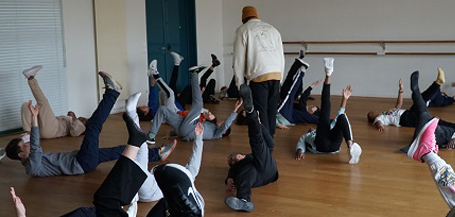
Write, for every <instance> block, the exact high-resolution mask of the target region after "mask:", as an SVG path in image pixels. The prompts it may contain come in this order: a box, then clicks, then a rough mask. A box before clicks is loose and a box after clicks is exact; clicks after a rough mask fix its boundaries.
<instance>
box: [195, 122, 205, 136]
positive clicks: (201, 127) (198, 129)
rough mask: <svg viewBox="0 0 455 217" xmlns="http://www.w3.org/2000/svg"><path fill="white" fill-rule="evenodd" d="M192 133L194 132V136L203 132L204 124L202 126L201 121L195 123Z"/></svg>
mask: <svg viewBox="0 0 455 217" xmlns="http://www.w3.org/2000/svg"><path fill="white" fill-rule="evenodd" d="M194 134H196V136H200V135H202V134H204V126H202V123H201V122H199V123H197V124H196V128H194Z"/></svg>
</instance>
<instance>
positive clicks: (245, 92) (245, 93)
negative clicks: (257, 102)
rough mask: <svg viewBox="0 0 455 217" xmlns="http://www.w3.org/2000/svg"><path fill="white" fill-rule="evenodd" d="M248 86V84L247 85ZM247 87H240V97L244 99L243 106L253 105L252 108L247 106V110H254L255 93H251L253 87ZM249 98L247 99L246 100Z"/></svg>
mask: <svg viewBox="0 0 455 217" xmlns="http://www.w3.org/2000/svg"><path fill="white" fill-rule="evenodd" d="M245 86H246V85H245ZM246 87H247V88H240V98H241V99H242V100H243V106H244V107H245V105H251V106H252V107H251V108H245V110H252V109H253V95H252V93H251V89H249V87H248V86H246ZM245 99H247V100H245Z"/></svg>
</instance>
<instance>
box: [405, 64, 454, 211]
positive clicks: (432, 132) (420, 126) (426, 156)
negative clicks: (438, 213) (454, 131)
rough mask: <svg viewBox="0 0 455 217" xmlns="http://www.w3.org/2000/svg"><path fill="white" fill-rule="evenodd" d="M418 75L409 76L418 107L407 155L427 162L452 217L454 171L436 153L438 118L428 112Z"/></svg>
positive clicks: (416, 73)
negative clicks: (420, 89)
mask: <svg viewBox="0 0 455 217" xmlns="http://www.w3.org/2000/svg"><path fill="white" fill-rule="evenodd" d="M418 77H419V73H418V72H414V73H413V74H412V76H411V89H412V92H413V94H412V97H413V100H414V101H415V102H414V104H416V105H418V107H419V108H418V111H419V116H418V118H417V120H416V124H417V125H416V129H415V131H414V136H413V140H412V142H411V145H410V147H409V149H408V150H407V155H408V157H409V158H411V159H414V160H416V161H418V162H421V163H424V162H425V163H427V165H428V167H429V169H430V172H431V175H432V177H433V180H434V182H435V184H436V187H437V188H438V190H439V192H440V193H441V196H442V199H443V200H444V201H445V202H446V203H447V205H448V206H449V209H450V212H449V213H448V214H447V216H450V217H454V216H455V208H454V207H455V186H454V185H455V173H454V172H453V169H452V167H451V166H450V165H449V164H447V163H446V162H445V161H444V160H443V159H442V158H441V157H440V156H439V155H438V145H437V144H436V141H437V132H436V131H437V129H438V127H439V126H438V121H439V119H438V118H437V117H434V118H432V117H431V115H430V114H429V113H428V111H427V108H426V103H425V101H424V99H423V98H422V95H421V94H420V91H419V85H418Z"/></svg>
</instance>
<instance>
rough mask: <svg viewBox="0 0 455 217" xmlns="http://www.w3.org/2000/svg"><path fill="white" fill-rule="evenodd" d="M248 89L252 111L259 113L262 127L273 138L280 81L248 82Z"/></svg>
mask: <svg viewBox="0 0 455 217" xmlns="http://www.w3.org/2000/svg"><path fill="white" fill-rule="evenodd" d="M250 88H251V92H252V93H253V104H254V109H255V110H257V111H259V118H260V119H261V123H262V125H264V127H265V128H266V129H267V131H269V133H270V135H271V136H272V137H274V136H275V128H276V113H277V109H278V99H279V95H280V81H276V80H272V81H263V82H254V81H250Z"/></svg>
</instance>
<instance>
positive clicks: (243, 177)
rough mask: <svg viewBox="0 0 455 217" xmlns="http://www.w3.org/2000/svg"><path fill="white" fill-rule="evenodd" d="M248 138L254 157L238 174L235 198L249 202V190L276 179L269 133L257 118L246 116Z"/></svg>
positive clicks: (272, 144)
mask: <svg viewBox="0 0 455 217" xmlns="http://www.w3.org/2000/svg"><path fill="white" fill-rule="evenodd" d="M246 119H247V123H248V136H249V139H250V147H251V151H252V155H253V157H254V160H253V163H252V165H248V166H247V167H246V168H247V169H244V170H242V171H241V172H240V174H239V175H238V176H237V179H236V180H234V181H235V185H236V188H237V198H239V199H245V200H247V201H251V188H254V187H259V186H263V185H267V184H269V183H272V182H275V181H276V180H277V179H278V170H277V165H276V161H275V159H274V158H273V155H272V153H273V149H274V147H275V143H274V141H273V138H272V136H271V135H270V133H269V132H268V131H267V129H265V127H264V126H263V125H261V124H260V123H259V120H258V118H257V116H255V115H254V116H249V115H248V116H247V118H246Z"/></svg>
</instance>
